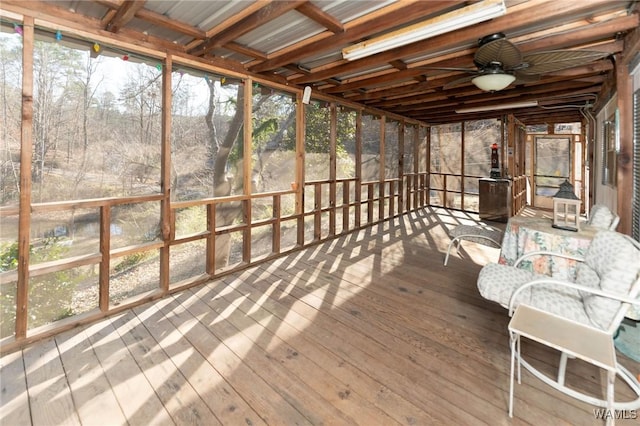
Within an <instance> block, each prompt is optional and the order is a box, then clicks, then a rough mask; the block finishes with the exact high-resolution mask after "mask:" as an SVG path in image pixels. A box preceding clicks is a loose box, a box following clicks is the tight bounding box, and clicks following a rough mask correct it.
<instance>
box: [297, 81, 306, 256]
mask: <svg viewBox="0 0 640 426" xmlns="http://www.w3.org/2000/svg"><path fill="white" fill-rule="evenodd" d="M296 104H297V105H296V182H297V183H298V190H297V191H296V214H297V215H298V220H297V222H298V226H297V227H296V229H297V231H298V234H297V240H298V245H299V246H302V245H304V195H305V188H306V186H305V174H304V160H305V151H304V139H305V114H304V112H305V105H304V104H303V103H302V92H300V93H299V94H298V97H297V101H296Z"/></svg>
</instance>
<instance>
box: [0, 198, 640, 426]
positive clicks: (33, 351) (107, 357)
mask: <svg viewBox="0 0 640 426" xmlns="http://www.w3.org/2000/svg"><path fill="white" fill-rule="evenodd" d="M475 219H477V217H476V216H474V215H469V214H466V213H462V212H451V211H447V210H443V209H425V210H422V211H420V212H416V213H412V214H409V215H405V216H403V217H401V218H399V219H396V220H394V221H392V222H390V223H385V224H381V225H379V226H375V227H372V228H370V229H366V230H362V231H359V232H355V233H353V234H350V235H347V236H343V237H340V238H337V239H335V240H332V241H330V242H326V243H323V244H320V245H317V246H314V247H312V248H309V249H306V250H304V251H300V252H296V253H293V254H290V255H288V256H286V257H284V258H281V259H278V260H276V261H274V262H270V263H265V264H262V265H260V266H257V267H253V268H251V269H248V270H245V271H243V272H240V273H236V274H233V275H229V276H226V277H224V278H222V279H220V280H217V281H215V282H211V283H208V284H207V285H203V286H200V287H196V288H194V289H191V290H188V291H185V292H183V293H180V294H177V295H174V296H173V297H170V298H168V299H164V300H161V301H158V302H155V303H153V304H148V305H143V306H140V307H138V308H135V309H133V310H131V311H127V312H125V313H123V314H120V315H117V316H114V317H111V318H109V319H106V320H103V321H100V322H98V323H95V324H91V325H88V326H85V327H83V328H80V329H75V330H71V331H69V332H66V333H63V334H61V335H58V336H56V337H55V338H51V339H48V340H45V341H42V342H38V343H36V344H33V345H31V346H29V347H27V348H25V349H23V350H21V351H17V352H13V353H9V354H6V355H4V356H3V357H2V358H1V359H0V365H1V368H2V370H1V372H0V374H1V375H0V379H1V381H2V383H1V394H0V398H1V399H0V401H1V406H0V424H2V425H63V424H71V425H75V424H83V425H121V424H130V425H147V424H169V425H170V424H180V425H197V424H200V425H216V424H224V425H262V424H272V425H296V424H300V425H303V424H315V425H317V424H329V425H340V424H361V425H393V424H404V425H434V424H443V425H453V424H455V425H476V424H477V425H482V424H486V425H504V424H515V425H527V424H530V425H547V424H548V425H563V424H565V425H569V424H571V425H592V424H593V425H597V424H602V423H603V422H602V421H601V420H596V418H595V416H594V412H593V407H591V406H589V405H586V404H583V403H580V402H578V401H575V400H573V399H571V398H568V397H566V396H564V395H562V394H560V393H558V392H556V391H554V390H552V389H551V388H549V387H547V386H546V385H544V384H542V383H541V382H539V381H538V380H537V379H535V378H534V377H533V376H531V375H530V374H528V373H527V372H526V371H523V381H522V384H520V385H517V386H516V389H515V398H516V399H515V413H514V414H515V416H514V418H513V419H510V418H509V417H508V415H507V404H508V390H509V388H508V372H509V350H508V342H507V340H508V339H507V331H506V330H507V323H508V317H507V313H506V311H505V310H504V309H503V308H501V307H500V306H497V305H496V304H493V303H491V302H488V301H486V300H484V299H482V298H481V297H480V296H479V294H478V291H477V289H476V277H477V274H478V271H479V270H480V268H481V266H482V265H484V264H486V263H487V262H490V261H495V260H496V259H497V257H498V254H499V252H498V250H496V249H490V248H487V247H484V246H479V245H474V244H472V243H464V244H463V249H462V250H461V253H460V255H453V256H452V258H451V259H450V260H449V266H448V267H444V266H443V265H442V261H443V259H444V251H445V250H446V246H447V244H448V241H449V239H448V238H447V236H446V235H447V229H449V228H451V227H452V226H455V225H456V224H458V223H470V222H471V221H473V220H475ZM523 352H525V353H528V354H530V355H531V356H532V357H533V358H534V360H535V361H537V363H538V365H539V366H541V368H543V369H546V370H548V371H552V369H553V368H554V366H555V365H556V363H557V360H558V355H557V354H556V353H554V352H551V351H549V350H546V349H545V348H542V347H538V346H535V345H533V344H529V345H523ZM620 358H621V359H620V361H621V363H622V364H623V365H625V366H626V367H627V368H629V369H630V370H631V371H633V372H635V373H638V372H640V363H637V362H633V361H631V360H629V359H628V358H626V357H623V356H621V357H620ZM567 376H568V378H567V380H568V382H569V383H575V385H576V387H578V388H581V389H590V390H596V391H597V390H599V389H601V384H602V380H603V379H604V377H603V376H602V374H601V373H600V372H598V371H597V370H596V369H595V368H592V367H591V366H589V365H587V364H584V363H581V362H579V361H575V360H572V361H570V365H569V367H568V373H567ZM618 383H620V382H619V381H618ZM618 388H619V389H618V394H619V395H618V397H625V396H628V395H629V391H628V390H627V389H624V388H623V389H620V388H622V386H618ZM636 421H637V420H622V421H618V424H626V423H628V424H630V425H631V424H637V423H634V422H636Z"/></svg>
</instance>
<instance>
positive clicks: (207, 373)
mask: <svg viewBox="0 0 640 426" xmlns="http://www.w3.org/2000/svg"><path fill="white" fill-rule="evenodd" d="M170 304H172V305H173V304H175V302H174V301H173V300H170V299H164V300H161V301H160V302H159V303H157V304H154V305H153V306H148V307H140V308H137V309H134V311H135V313H136V316H137V317H138V318H139V319H140V321H141V322H142V323H143V324H145V327H146V328H147V330H148V331H149V333H150V334H151V335H152V336H153V338H154V339H155V340H156V341H157V342H158V345H159V346H160V347H161V348H162V350H163V351H164V352H166V353H167V355H168V356H169V357H170V358H171V361H172V363H173V364H174V365H176V367H177V368H178V370H179V373H180V375H182V376H184V377H185V378H186V379H187V380H188V382H189V385H190V386H191V387H193V389H194V391H195V392H196V393H197V394H198V395H199V397H200V398H201V399H202V400H203V401H204V402H205V403H206V404H207V406H208V407H209V409H210V410H211V411H212V412H213V413H214V415H215V417H214V418H207V419H206V420H207V423H208V424H212V425H213V424H251V425H264V424H265V423H264V421H263V420H262V419H261V418H260V416H259V414H257V413H256V412H255V411H254V410H253V409H252V408H251V407H250V406H249V405H248V404H247V402H246V401H245V400H244V399H243V398H242V396H241V395H240V394H239V393H238V392H236V390H235V389H234V388H233V387H232V386H231V385H230V384H229V383H228V382H226V381H225V379H224V378H223V377H222V376H221V375H220V373H218V371H217V370H216V369H215V368H214V367H213V366H212V365H211V364H210V363H209V362H208V361H207V360H206V359H205V357H204V356H202V354H200V353H199V352H198V351H197V350H196V349H195V348H194V347H193V346H192V345H191V344H190V343H189V341H188V340H187V339H185V338H184V336H183V335H182V333H181V332H180V331H179V330H178V329H176V327H174V326H173V324H172V323H171V322H170V321H169V319H168V318H167V317H166V316H165V315H164V314H163V313H162V311H161V309H164V308H165V307H166V305H170Z"/></svg>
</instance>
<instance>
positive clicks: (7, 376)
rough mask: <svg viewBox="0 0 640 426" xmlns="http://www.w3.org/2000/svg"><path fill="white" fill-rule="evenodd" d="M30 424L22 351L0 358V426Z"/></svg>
mask: <svg viewBox="0 0 640 426" xmlns="http://www.w3.org/2000/svg"><path fill="white" fill-rule="evenodd" d="M30 423H31V410H30V407H29V395H28V394H27V380H26V375H25V372H24V361H23V358H22V351H16V352H12V353H9V354H6V355H4V356H3V357H2V358H0V424H3V425H27V424H30Z"/></svg>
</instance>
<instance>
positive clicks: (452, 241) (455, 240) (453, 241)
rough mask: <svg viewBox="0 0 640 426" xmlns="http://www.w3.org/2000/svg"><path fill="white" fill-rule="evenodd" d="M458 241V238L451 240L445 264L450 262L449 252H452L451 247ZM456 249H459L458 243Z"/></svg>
mask: <svg viewBox="0 0 640 426" xmlns="http://www.w3.org/2000/svg"><path fill="white" fill-rule="evenodd" d="M456 243H458V244H459V242H458V240H457V239H456V238H454V239H452V240H451V241H450V242H449V247H447V255H446V256H445V257H444V266H447V262H449V254H450V253H451V247H453V245H454V244H456ZM456 250H458V245H457V244H456Z"/></svg>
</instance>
